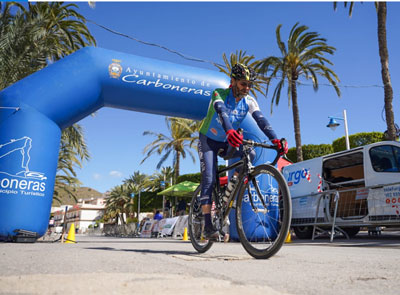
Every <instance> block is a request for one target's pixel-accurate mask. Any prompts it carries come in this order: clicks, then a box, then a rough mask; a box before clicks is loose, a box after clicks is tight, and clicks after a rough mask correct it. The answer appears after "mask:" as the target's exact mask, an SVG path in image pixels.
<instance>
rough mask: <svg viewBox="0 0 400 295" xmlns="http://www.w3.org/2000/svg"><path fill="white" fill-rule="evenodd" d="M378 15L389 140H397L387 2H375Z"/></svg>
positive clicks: (350, 10) (351, 10)
mask: <svg viewBox="0 0 400 295" xmlns="http://www.w3.org/2000/svg"><path fill="white" fill-rule="evenodd" d="M344 7H347V2H344ZM353 7H354V2H350V5H349V16H351V15H352V13H353ZM333 8H334V9H335V10H336V8H337V2H334V3H333ZM375 8H376V13H377V16H378V45H379V58H380V61H381V75H382V82H383V89H384V101H385V115H386V126H387V137H388V138H387V139H388V140H396V131H397V130H396V126H395V123H394V112H393V104H392V102H393V88H392V82H391V79H390V73H389V51H388V48H387V39H386V14H387V4H386V2H380V1H379V2H375Z"/></svg>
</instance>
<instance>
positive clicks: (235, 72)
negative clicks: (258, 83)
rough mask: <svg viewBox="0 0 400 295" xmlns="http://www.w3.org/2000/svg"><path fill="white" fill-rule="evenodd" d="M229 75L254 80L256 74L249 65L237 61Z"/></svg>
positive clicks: (239, 78)
mask: <svg viewBox="0 0 400 295" xmlns="http://www.w3.org/2000/svg"><path fill="white" fill-rule="evenodd" d="M231 77H232V78H235V79H237V80H242V79H244V80H247V81H255V80H256V79H257V74H256V72H255V71H254V70H253V69H252V68H251V67H248V66H246V65H244V64H240V63H237V64H235V65H234V66H233V67H232V72H231Z"/></svg>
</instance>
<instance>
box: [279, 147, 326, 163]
mask: <svg viewBox="0 0 400 295" xmlns="http://www.w3.org/2000/svg"><path fill="white" fill-rule="evenodd" d="M302 150H303V160H304V161H305V160H309V159H314V158H317V157H321V156H324V155H329V154H332V153H333V148H332V145H330V144H305V145H303V146H302ZM286 156H287V157H288V158H289V160H291V161H292V162H293V163H296V162H297V156H296V147H293V148H290V149H289V151H288V153H287V155H286Z"/></svg>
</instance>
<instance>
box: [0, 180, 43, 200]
mask: <svg viewBox="0 0 400 295" xmlns="http://www.w3.org/2000/svg"><path fill="white" fill-rule="evenodd" d="M17 190H19V192H20V193H21V194H22V195H29V196H40V197H44V191H45V190H46V183H45V182H43V181H35V180H25V179H22V180H19V179H15V178H11V179H9V178H3V179H2V180H1V181H0V193H4V194H17V193H18V191H17Z"/></svg>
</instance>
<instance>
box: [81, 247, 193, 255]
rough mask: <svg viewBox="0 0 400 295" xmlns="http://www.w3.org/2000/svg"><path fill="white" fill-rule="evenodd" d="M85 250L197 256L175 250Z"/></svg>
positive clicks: (105, 248) (106, 248) (95, 248)
mask: <svg viewBox="0 0 400 295" xmlns="http://www.w3.org/2000/svg"><path fill="white" fill-rule="evenodd" d="M84 249H87V250H103V251H126V252H135V253H142V254H167V255H197V253H195V252H194V251H176V250H150V249H117V248H111V247H87V248H84Z"/></svg>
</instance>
